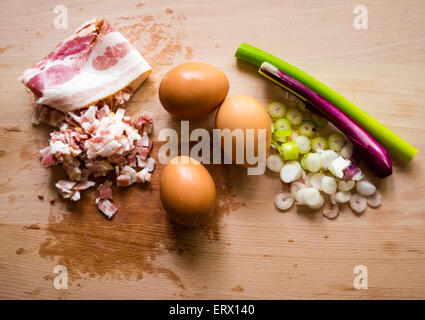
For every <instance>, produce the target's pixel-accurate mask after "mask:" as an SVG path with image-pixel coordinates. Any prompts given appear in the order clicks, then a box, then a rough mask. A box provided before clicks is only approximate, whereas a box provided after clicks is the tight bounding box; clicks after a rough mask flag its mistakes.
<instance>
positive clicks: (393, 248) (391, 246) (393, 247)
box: [382, 241, 400, 256]
mask: <svg viewBox="0 0 425 320" xmlns="http://www.w3.org/2000/svg"><path fill="white" fill-rule="evenodd" d="M382 250H383V251H384V252H386V253H389V254H390V255H392V256H396V255H399V254H400V245H399V244H398V243H397V242H394V241H386V242H384V243H383V244H382Z"/></svg>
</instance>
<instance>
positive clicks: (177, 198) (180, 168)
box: [160, 156, 216, 226]
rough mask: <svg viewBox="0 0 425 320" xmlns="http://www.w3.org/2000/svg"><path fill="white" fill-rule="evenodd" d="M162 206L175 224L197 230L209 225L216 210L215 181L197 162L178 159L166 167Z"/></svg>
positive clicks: (191, 159)
mask: <svg viewBox="0 0 425 320" xmlns="http://www.w3.org/2000/svg"><path fill="white" fill-rule="evenodd" d="M160 189H161V190H160V194H161V201H162V204H163V206H164V208H165V210H166V211H167V213H168V214H169V216H170V217H171V219H172V220H174V221H175V222H177V223H180V224H182V225H185V226H198V225H201V224H204V223H206V222H207V221H208V219H209V218H210V217H211V215H212V214H213V212H214V209H215V198H216V190H215V184H214V181H213V179H212V177H211V175H210V174H209V172H208V171H207V169H205V167H204V166H203V165H202V164H201V163H199V162H198V161H197V160H195V159H193V158H190V157H186V156H180V157H175V158H173V159H172V160H170V162H169V163H168V164H167V165H166V166H165V168H164V171H163V173H162V177H161V187H160Z"/></svg>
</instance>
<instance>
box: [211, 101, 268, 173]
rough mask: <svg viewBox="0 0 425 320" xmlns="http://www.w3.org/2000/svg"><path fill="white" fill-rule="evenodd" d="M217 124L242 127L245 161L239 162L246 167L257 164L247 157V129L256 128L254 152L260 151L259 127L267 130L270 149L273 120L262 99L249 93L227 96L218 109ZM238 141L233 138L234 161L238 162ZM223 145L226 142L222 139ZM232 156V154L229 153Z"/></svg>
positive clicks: (219, 125) (218, 125)
mask: <svg viewBox="0 0 425 320" xmlns="http://www.w3.org/2000/svg"><path fill="white" fill-rule="evenodd" d="M215 126H216V128H217V129H221V130H224V129H230V131H233V130H235V129H242V131H243V133H244V137H243V138H244V145H243V146H244V149H243V153H244V157H243V163H239V164H240V165H242V166H244V167H248V166H253V165H255V164H248V162H247V157H246V146H247V134H246V130H247V129H254V134H253V136H254V139H253V140H254V141H253V143H254V154H255V155H257V153H258V138H259V136H258V129H265V130H266V141H265V143H266V152H267V151H268V149H269V147H270V143H271V121H270V117H269V115H268V113H267V111H266V109H265V108H264V106H263V105H262V104H261V102H260V101H258V100H257V99H255V98H254V97H251V96H249V95H243V94H241V95H235V96H233V97H230V98H227V99H226V100H225V101H224V102H223V104H222V105H221V107H220V109H219V110H218V111H217V116H216V119H215ZM236 141H237V139H232V157H231V158H232V161H233V163H236V150H237V149H236ZM222 147H224V143H223V140H222ZM229 156H230V155H229Z"/></svg>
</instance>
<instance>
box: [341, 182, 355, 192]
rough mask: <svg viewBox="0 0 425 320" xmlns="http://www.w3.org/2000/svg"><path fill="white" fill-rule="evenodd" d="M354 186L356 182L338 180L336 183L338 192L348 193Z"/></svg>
mask: <svg viewBox="0 0 425 320" xmlns="http://www.w3.org/2000/svg"><path fill="white" fill-rule="evenodd" d="M355 185H356V182H355V181H353V180H349V181H344V180H339V181H338V190H341V191H350V190H351V189H353V188H354V186H355Z"/></svg>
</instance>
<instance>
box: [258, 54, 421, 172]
mask: <svg viewBox="0 0 425 320" xmlns="http://www.w3.org/2000/svg"><path fill="white" fill-rule="evenodd" d="M260 73H262V74H263V75H264V76H266V77H267V78H268V79H271V80H273V81H274V82H276V83H277V84H279V85H281V86H283V87H284V88H288V89H290V90H292V91H296V92H297V93H298V94H299V95H300V96H302V97H303V98H304V99H307V100H308V101H309V102H310V103H308V104H307V105H308V107H309V108H312V109H313V111H315V112H317V113H318V114H320V115H321V116H323V117H325V118H327V119H328V120H329V121H331V122H332V123H333V125H335V127H337V128H338V129H339V130H340V131H341V132H342V133H343V134H344V135H345V136H346V137H347V138H348V139H349V140H350V141H351V142H352V143H353V145H354V149H355V153H356V154H358V156H359V158H361V159H362V160H363V161H364V162H365V163H366V165H367V166H368V167H369V168H370V169H371V171H372V172H373V173H374V174H375V175H376V176H377V177H379V178H385V177H387V176H389V175H391V173H392V163H391V159H390V157H389V156H388V153H387V152H386V150H385V149H384V148H383V147H382V146H381V145H379V144H378V142H376V140H375V139H374V138H372V136H371V135H370V134H368V133H367V132H366V131H365V130H363V129H362V128H361V127H360V126H359V125H358V124H357V123H356V122H354V121H353V120H352V119H351V118H350V117H348V116H347V115H346V114H345V113H344V112H342V111H341V110H340V109H338V108H337V107H336V106H334V105H333V104H331V103H330V102H328V101H327V100H325V99H324V98H322V97H321V96H320V95H319V94H317V93H316V92H314V91H313V90H311V89H310V88H308V87H306V86H305V85H303V84H302V83H301V82H299V81H297V80H295V79H294V78H291V77H290V76H289V75H287V74H286V73H284V72H282V71H281V70H279V69H278V68H276V67H275V66H273V65H271V64H270V63H267V62H265V63H263V65H262V67H261V68H260ZM307 100H306V101H307ZM400 140H401V139H400ZM412 148H413V147H412Z"/></svg>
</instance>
